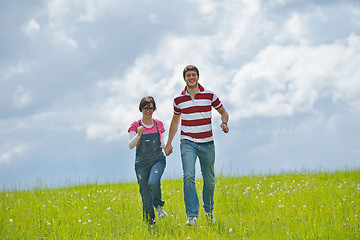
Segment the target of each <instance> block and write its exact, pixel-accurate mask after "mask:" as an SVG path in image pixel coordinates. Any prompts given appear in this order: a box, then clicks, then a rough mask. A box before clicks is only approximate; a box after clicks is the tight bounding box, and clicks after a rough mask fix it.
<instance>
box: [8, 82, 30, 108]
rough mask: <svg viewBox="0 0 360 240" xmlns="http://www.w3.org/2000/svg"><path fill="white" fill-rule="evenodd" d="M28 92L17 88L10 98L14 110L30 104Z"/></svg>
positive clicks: (22, 88)
mask: <svg viewBox="0 0 360 240" xmlns="http://www.w3.org/2000/svg"><path fill="white" fill-rule="evenodd" d="M31 99H32V98H31V94H30V91H29V90H27V89H25V88H24V87H21V86H20V87H18V88H17V89H16V91H15V93H14V94H13V96H12V101H13V105H14V107H15V108H19V109H22V108H24V107H26V106H27V105H29V104H30V102H31Z"/></svg>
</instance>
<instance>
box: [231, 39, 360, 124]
mask: <svg viewBox="0 0 360 240" xmlns="http://www.w3.org/2000/svg"><path fill="white" fill-rule="evenodd" d="M359 39H360V38H359V36H351V37H349V39H348V42H347V43H346V44H328V45H320V46H307V45H298V46H288V47H282V46H268V47H267V48H265V49H264V50H262V51H261V52H260V53H259V54H258V55H257V56H256V57H255V58H254V60H253V61H252V62H251V63H249V64H246V65H245V66H243V67H242V68H241V69H239V70H238V72H237V73H236V75H235V76H234V78H233V79H232V81H231V84H230V85H229V90H228V91H229V93H228V94H227V96H229V101H230V102H231V103H232V104H233V106H236V110H235V111H234V114H233V117H235V118H240V117H252V116H281V115H292V114H294V113H295V112H301V111H309V110H311V109H312V106H313V104H314V103H315V102H316V100H318V99H319V98H322V97H326V96H327V97H330V98H333V100H334V101H335V100H346V101H347V102H348V103H349V104H351V103H352V102H353V101H357V100H358V98H359V97H360V83H359V81H357V80H358V79H360V71H359V70H358V68H356V67H355V66H359V65H360V57H359V56H360V41H359ZM329 54H330V55H329ZM330 56H331V57H330Z"/></svg>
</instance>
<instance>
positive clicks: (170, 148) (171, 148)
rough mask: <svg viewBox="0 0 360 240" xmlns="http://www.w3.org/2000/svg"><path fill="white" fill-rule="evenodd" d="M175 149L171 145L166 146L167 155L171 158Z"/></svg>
mask: <svg viewBox="0 0 360 240" xmlns="http://www.w3.org/2000/svg"><path fill="white" fill-rule="evenodd" d="M172 150H173V147H172V146H171V144H166V146H165V155H166V156H169V155H170V154H171V153H172Z"/></svg>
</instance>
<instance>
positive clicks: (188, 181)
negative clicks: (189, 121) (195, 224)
mask: <svg viewBox="0 0 360 240" xmlns="http://www.w3.org/2000/svg"><path fill="white" fill-rule="evenodd" d="M180 150H181V160H182V166H183V181H184V200H185V208H186V214H187V216H188V217H198V216H199V198H198V195H197V192H196V186H195V162H196V158H197V157H199V161H200V167H201V173H202V176H203V181H204V185H203V204H204V205H203V207H204V210H205V212H208V213H212V212H213V210H214V191H215V172H214V163H215V146H214V143H213V142H212V143H208V144H198V143H194V142H191V141H188V140H184V139H182V140H181V143H180Z"/></svg>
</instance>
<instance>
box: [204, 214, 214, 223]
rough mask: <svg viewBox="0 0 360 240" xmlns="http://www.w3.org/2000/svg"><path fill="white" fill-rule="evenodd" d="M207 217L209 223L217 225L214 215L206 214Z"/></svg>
mask: <svg viewBox="0 0 360 240" xmlns="http://www.w3.org/2000/svg"><path fill="white" fill-rule="evenodd" d="M205 215H206V219H207V220H208V222H209V223H215V222H216V220H215V216H214V213H208V212H205Z"/></svg>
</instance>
